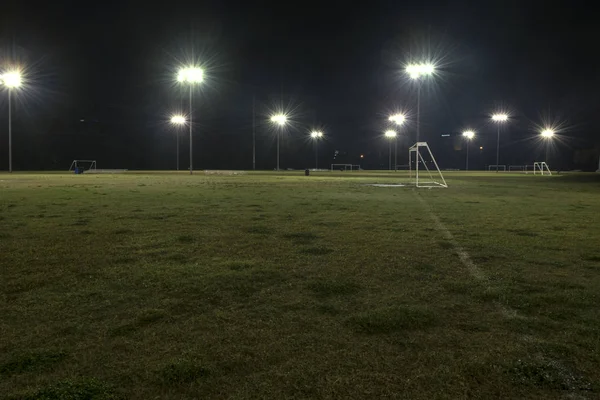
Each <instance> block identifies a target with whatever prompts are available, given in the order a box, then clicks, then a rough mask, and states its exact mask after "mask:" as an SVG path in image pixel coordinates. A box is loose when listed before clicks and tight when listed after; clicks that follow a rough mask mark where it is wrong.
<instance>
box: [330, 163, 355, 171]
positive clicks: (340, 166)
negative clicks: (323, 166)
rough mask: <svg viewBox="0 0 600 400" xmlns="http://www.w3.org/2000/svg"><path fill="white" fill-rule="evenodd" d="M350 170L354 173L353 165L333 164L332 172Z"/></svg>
mask: <svg viewBox="0 0 600 400" xmlns="http://www.w3.org/2000/svg"><path fill="white" fill-rule="evenodd" d="M348 170H350V171H352V164H331V172H333V171H348Z"/></svg>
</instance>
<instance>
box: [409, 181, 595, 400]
mask: <svg viewBox="0 0 600 400" xmlns="http://www.w3.org/2000/svg"><path fill="white" fill-rule="evenodd" d="M413 194H414V195H415V196H416V197H417V199H419V202H420V203H421V204H422V205H423V207H424V208H425V209H426V210H427V213H428V214H429V217H430V218H431V220H432V221H433V223H434V224H435V227H436V229H437V230H438V231H439V232H440V233H441V234H442V236H443V237H444V238H445V239H446V240H447V241H448V242H450V243H451V244H452V247H453V248H454V252H455V253H456V255H458V258H459V259H460V261H461V262H462V264H463V265H464V266H465V267H466V268H467V269H468V270H469V273H470V274H471V276H473V277H474V278H475V279H477V280H478V281H480V282H482V283H485V284H486V285H487V287H488V288H489V287H491V285H490V284H489V280H488V278H487V276H486V275H485V272H483V271H482V270H481V269H480V268H479V267H478V266H477V265H476V264H475V263H474V262H473V260H471V257H470V256H469V253H467V251H466V250H465V249H463V248H462V247H461V246H460V245H459V244H458V241H457V240H456V239H455V238H454V236H453V235H452V233H451V232H450V231H449V230H448V228H446V226H445V225H444V224H443V223H442V221H440V219H439V218H438V217H437V215H435V214H434V213H433V211H432V210H431V207H429V205H428V204H427V203H426V202H425V200H423V198H422V197H421V196H419V195H418V194H417V193H416V192H415V191H413ZM494 304H495V305H496V306H497V307H498V309H499V310H500V312H501V313H502V315H503V316H504V317H505V318H509V319H512V318H519V319H525V318H526V317H524V316H522V315H518V314H517V311H516V310H514V309H512V308H510V307H508V306H506V305H504V304H500V303H499V302H494ZM521 339H522V340H524V341H529V342H532V341H533V342H537V341H538V340H537V338H535V337H531V336H523V337H522V338H521ZM547 362H550V363H553V365H555V366H556V368H559V369H562V370H564V371H568V372H569V373H571V374H573V373H572V372H571V371H570V370H569V369H568V368H567V367H566V366H565V365H564V364H563V363H562V362H561V361H559V360H556V359H549V361H547ZM569 392H570V393H569V394H568V395H567V396H566V398H573V399H583V400H585V399H587V397H586V396H585V395H583V394H581V393H573V391H572V390H569ZM573 396H576V397H573Z"/></svg>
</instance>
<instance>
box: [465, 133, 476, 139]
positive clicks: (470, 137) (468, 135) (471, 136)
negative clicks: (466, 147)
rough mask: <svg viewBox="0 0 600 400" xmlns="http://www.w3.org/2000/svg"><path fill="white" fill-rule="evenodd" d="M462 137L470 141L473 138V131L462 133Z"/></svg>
mask: <svg viewBox="0 0 600 400" xmlns="http://www.w3.org/2000/svg"><path fill="white" fill-rule="evenodd" d="M463 136H464V137H466V138H467V139H469V140H471V139H473V138H474V137H475V132H473V131H464V132H463Z"/></svg>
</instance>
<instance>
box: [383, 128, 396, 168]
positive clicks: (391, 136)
mask: <svg viewBox="0 0 600 400" xmlns="http://www.w3.org/2000/svg"><path fill="white" fill-rule="evenodd" d="M385 137H386V138H388V139H389V140H390V143H389V144H390V167H389V168H390V171H391V170H392V139H396V131H392V130H388V131H385Z"/></svg>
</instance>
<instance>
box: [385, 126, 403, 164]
mask: <svg viewBox="0 0 600 400" xmlns="http://www.w3.org/2000/svg"><path fill="white" fill-rule="evenodd" d="M388 119H389V120H390V121H391V122H393V123H395V124H396V125H398V126H401V125H403V124H404V122H405V121H406V117H405V116H404V114H394V115H390V117H389V118H388ZM397 168H398V137H397V136H396V137H395V140H394V171H396V169H397Z"/></svg>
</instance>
